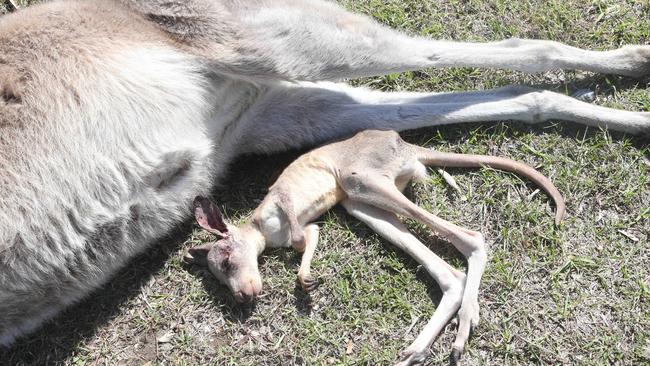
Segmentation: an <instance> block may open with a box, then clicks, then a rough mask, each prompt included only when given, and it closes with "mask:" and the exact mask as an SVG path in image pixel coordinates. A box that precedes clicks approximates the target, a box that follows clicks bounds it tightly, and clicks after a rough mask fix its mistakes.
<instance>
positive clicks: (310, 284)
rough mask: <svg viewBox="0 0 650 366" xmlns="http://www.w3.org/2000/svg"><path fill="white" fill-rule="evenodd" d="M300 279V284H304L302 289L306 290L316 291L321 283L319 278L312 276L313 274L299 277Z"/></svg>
mask: <svg viewBox="0 0 650 366" xmlns="http://www.w3.org/2000/svg"><path fill="white" fill-rule="evenodd" d="M298 281H299V282H300V286H302V289H303V290H304V291H305V292H312V291H314V290H315V289H316V288H317V287H318V285H319V284H320V283H319V282H318V279H316V278H314V277H312V276H304V277H298Z"/></svg>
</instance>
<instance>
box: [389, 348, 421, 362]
mask: <svg viewBox="0 0 650 366" xmlns="http://www.w3.org/2000/svg"><path fill="white" fill-rule="evenodd" d="M399 357H400V361H399V362H398V363H396V364H395V366H411V365H421V364H423V363H424V360H425V359H426V358H427V351H426V350H416V349H412V348H411V347H409V348H407V349H405V350H404V351H402V352H400V354H399Z"/></svg>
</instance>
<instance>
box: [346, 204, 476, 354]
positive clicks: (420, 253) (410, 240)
mask: <svg viewBox="0 0 650 366" xmlns="http://www.w3.org/2000/svg"><path fill="white" fill-rule="evenodd" d="M342 204H343V206H344V207H345V209H346V210H347V211H348V212H349V213H350V214H351V215H353V216H354V217H356V218H358V219H359V220H361V221H363V222H364V223H366V224H367V225H368V226H369V227H370V228H372V229H373V230H374V231H375V232H376V233H378V234H379V235H381V236H382V237H383V238H384V239H386V240H388V241H389V242H391V243H392V244H393V245H395V246H396V247H398V248H399V249H401V250H403V251H404V252H405V253H406V254H408V255H410V256H411V257H412V258H413V259H415V260H416V261H417V262H418V263H420V264H422V266H423V267H424V269H425V270H426V271H427V272H428V273H429V274H430V275H431V277H432V278H433V279H434V280H435V281H436V282H438V285H440V289H441V290H442V299H441V300H440V304H438V306H437V307H436V310H435V312H434V313H433V315H432V316H431V319H429V321H428V322H427V324H426V325H425V326H424V329H422V331H421V332H420V334H418V336H417V338H416V339H415V340H414V341H413V343H411V345H410V346H409V347H408V348H406V349H405V350H404V351H403V352H402V353H401V354H400V359H401V360H400V362H399V363H398V365H399V366H406V365H414V364H419V363H421V362H422V361H423V360H424V359H425V357H426V356H427V353H428V351H427V349H428V348H429V346H430V345H431V343H433V341H434V339H435V338H436V337H437V336H438V335H439V334H440V332H441V331H442V330H443V328H444V327H445V325H446V324H447V323H448V322H449V320H450V319H451V317H452V316H453V315H454V314H455V313H456V311H457V310H458V308H459V307H460V306H461V303H462V297H463V287H464V284H465V279H466V278H465V275H464V274H463V273H461V272H460V271H458V270H456V269H455V268H453V267H452V266H450V265H449V264H448V263H447V262H445V261H444V260H443V259H442V258H440V257H438V256H437V255H436V254H435V253H433V252H432V251H431V250H430V249H429V248H427V247H426V246H425V245H424V244H422V243H421V242H420V241H419V240H418V239H417V238H416V237H415V236H413V235H412V234H411V233H410V232H409V231H408V229H407V228H406V227H405V226H404V224H402V222H400V220H399V219H398V218H397V216H396V215H395V214H394V213H392V212H388V211H385V210H382V209H380V208H377V207H374V206H371V205H368V204H366V203H362V202H356V201H351V200H349V199H348V200H345V201H343V203H342Z"/></svg>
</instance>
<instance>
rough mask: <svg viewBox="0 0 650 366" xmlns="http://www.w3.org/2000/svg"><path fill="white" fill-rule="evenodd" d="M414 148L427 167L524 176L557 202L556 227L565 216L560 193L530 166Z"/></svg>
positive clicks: (499, 159)
mask: <svg viewBox="0 0 650 366" xmlns="http://www.w3.org/2000/svg"><path fill="white" fill-rule="evenodd" d="M414 147H415V149H416V154H417V157H418V160H419V161H420V162H421V163H422V164H425V165H434V166H440V167H452V168H480V167H482V166H487V167H490V168H495V169H499V170H504V171H508V172H513V173H516V174H518V175H521V176H524V177H526V178H528V179H530V180H531V181H533V182H534V183H535V184H537V185H538V186H540V187H541V188H542V189H543V190H544V191H546V193H547V194H548V195H549V196H551V198H553V201H554V202H555V225H559V224H560V221H562V219H563V218H564V216H565V213H566V205H565V203H564V198H563V197H562V194H561V193H560V191H558V189H557V188H556V187H555V186H554V185H553V183H552V182H551V180H550V179H548V178H547V177H546V176H544V175H543V174H542V173H540V172H538V171H537V170H535V169H534V168H533V167H531V166H529V165H526V164H524V163H521V162H518V161H514V160H511V159H507V158H502V157H498V156H489V155H471V154H455V153H445V152H439V151H434V150H430V149H427V148H423V147H420V146H414Z"/></svg>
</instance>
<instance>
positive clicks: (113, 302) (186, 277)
mask: <svg viewBox="0 0 650 366" xmlns="http://www.w3.org/2000/svg"><path fill="white" fill-rule="evenodd" d="M345 5H346V6H347V7H348V8H350V9H351V10H354V11H357V12H361V13H365V14H368V15H370V16H372V17H374V18H375V19H377V20H378V21H380V22H382V23H385V24H388V25H390V26H392V27H395V28H398V29H401V30H403V31H406V32H409V33H412V34H419V35H428V36H431V37H436V38H447V39H456V40H471V41H484V40H498V39H502V38H506V37H529V38H547V39H554V40H558V41H562V42H565V43H568V44H570V45H574V46H580V47H585V48H591V49H605V48H612V47H618V46H620V45H622V44H630V43H637V44H648V42H649V41H648V39H649V32H650V2H648V1H645V0H643V1H604V0H596V1H579V0H564V1H533V0H525V1H514V0H489V1H488V0H481V1H478V0H467V1H457V0H440V1H433V0H426V1H422V0H399V1H398V0H359V1H347V2H345ZM353 82H354V83H355V84H357V85H367V86H369V87H372V88H376V89H381V90H387V91H396V90H416V91H445V90H465V89H485V88H492V87H498V86H502V85H507V84H511V83H526V84H531V85H541V86H543V87H545V88H547V89H551V90H555V91H559V92H563V93H571V92H573V91H575V90H577V89H581V88H589V89H592V90H595V91H596V92H597V95H598V98H597V100H596V103H597V104H602V105H607V106H611V107H615V108H625V109H629V110H645V111H648V110H650V96H649V94H648V90H649V88H650V84H649V80H648V78H646V79H643V80H631V79H627V78H622V77H618V76H610V75H594V74H591V73H585V72H574V71H555V72H549V73H545V74H539V75H524V74H521V73H516V72H509V71H499V70H478V69H473V68H452V69H444V70H424V71H418V72H409V73H403V74H393V75H387V76H383V77H378V78H369V79H363V80H355V81H353ZM404 137H405V138H406V139H407V140H409V141H411V142H414V143H418V144H421V145H424V146H430V147H435V148H437V149H440V150H446V151H456V152H472V153H488V154H495V155H501V156H507V157H511V158H513V159H517V160H521V161H525V162H527V163H529V164H531V165H533V166H535V167H537V168H538V169H540V170H541V171H543V172H544V173H545V174H546V175H548V176H550V177H551V179H552V180H553V181H554V183H555V184H556V185H557V186H558V188H559V189H560V191H561V192H562V193H563V194H564V195H565V197H566V200H567V204H568V217H567V220H566V222H565V223H564V224H563V225H562V226H561V227H559V228H555V227H554V226H553V219H552V207H551V206H550V205H549V199H548V197H547V196H545V195H544V194H537V195H534V196H533V197H530V195H531V193H532V192H533V190H534V189H535V187H533V186H532V185H531V184H529V183H527V182H525V181H522V180H521V179H519V178H518V177H516V176H514V175H512V174H506V173H502V172H498V171H494V170H489V169H483V170H472V171H468V170H453V171H451V173H452V174H453V175H454V176H455V177H456V179H457V181H458V183H459V185H460V186H461V187H462V189H463V191H464V194H465V196H466V200H463V199H461V197H459V196H458V195H457V194H455V193H454V192H453V190H451V189H450V188H449V187H447V186H446V185H445V184H444V183H443V180H442V179H441V178H440V177H439V176H438V175H437V174H436V173H435V172H432V174H431V178H430V180H429V182H427V183H426V184H417V185H413V186H412V187H411V188H410V189H409V191H410V192H409V195H410V197H411V198H412V199H413V200H414V201H415V202H417V203H418V204H419V205H421V206H423V207H425V208H426V209H428V210H430V211H432V212H434V213H436V214H437V215H440V216H442V217H444V218H446V219H448V220H451V221H453V222H456V223H459V224H462V225H464V226H466V227H469V228H472V229H475V230H480V231H482V232H483V233H484V234H485V235H486V237H487V240H488V243H489V245H490V252H489V264H488V267H487V270H486V272H485V275H484V279H483V282H482V286H481V292H480V298H479V301H480V304H481V316H482V321H481V324H480V325H479V327H478V328H477V329H476V331H475V333H474V336H473V338H472V339H471V340H470V343H469V346H468V350H467V354H466V355H465V356H464V359H463V360H464V361H463V362H464V364H467V365H531V364H571V365H573V364H580V365H603V364H614V365H641V364H650V266H648V263H650V247H649V244H648V242H649V239H650V162H649V160H648V155H649V153H650V143H649V141H648V140H647V139H645V140H644V139H639V138H632V137H630V136H625V135H621V134H616V133H609V132H607V131H601V130H596V129H589V128H584V127H581V126H577V125H573V124H568V123H562V122H557V121H552V122H549V123H545V124H541V125H538V126H524V125H522V124H519V123H507V122H506V123H498V124H473V125H462V126H449V127H444V128H440V129H428V130H418V131H411V132H407V133H405V134H404ZM295 156H296V154H295V153H293V154H292V153H288V154H284V155H279V156H273V157H248V158H245V159H242V160H241V161H240V162H239V163H240V164H239V165H240V166H241V168H238V169H236V170H234V171H233V173H232V175H231V177H230V178H229V182H227V185H226V186H228V187H234V188H231V189H228V190H225V189H224V190H220V191H217V192H215V197H216V198H217V199H218V200H219V201H220V203H221V204H222V205H223V208H224V210H225V212H226V214H227V216H229V217H230V218H231V219H233V220H240V219H242V218H245V217H246V216H247V215H249V214H250V212H251V210H252V209H253V208H254V207H255V205H256V204H257V203H259V201H260V199H261V198H262V197H263V195H264V193H265V187H267V186H268V185H269V184H270V182H271V181H272V179H273V177H274V176H275V175H276V174H277V172H279V171H280V170H281V169H282V167H283V166H285V165H286V164H287V163H288V162H290V161H291V159H293V158H294V157H295ZM319 223H320V224H321V235H322V238H321V242H320V244H319V248H320V249H319V250H318V252H317V254H316V258H315V260H314V264H313V273H314V274H315V275H317V276H318V277H320V279H321V280H322V284H321V286H320V287H319V288H318V290H317V291H316V292H315V293H313V294H312V295H311V296H307V295H305V294H303V293H302V291H301V290H300V289H299V288H298V287H297V286H296V282H295V277H296V271H297V267H298V263H299V260H300V258H299V256H298V255H297V254H295V253H293V252H291V251H287V250H274V251H268V252H266V253H265V254H264V256H263V257H262V258H261V264H260V268H261V271H262V275H263V277H264V287H265V290H264V293H263V296H262V298H261V299H260V300H259V301H258V302H257V303H256V304H255V305H254V306H253V307H242V306H239V305H237V304H235V303H234V300H233V299H232V297H231V296H230V295H229V294H228V292H227V290H226V289H225V288H224V287H222V286H220V285H218V284H216V283H215V281H214V280H213V278H212V277H211V276H210V275H209V274H207V273H206V272H205V271H204V270H201V269H198V268H194V267H188V266H185V265H184V264H183V263H182V255H183V253H184V251H185V250H186V248H188V247H190V246H192V245H195V244H197V243H199V242H201V241H205V240H207V239H208V237H207V236H206V235H205V234H204V233H201V232H199V231H198V230H197V229H196V228H195V227H190V226H187V227H185V228H181V229H179V232H178V233H176V234H174V235H170V237H169V240H166V242H165V243H162V244H161V245H160V246H158V247H156V248H153V249H152V250H151V251H150V252H149V253H147V254H146V255H144V256H142V257H139V258H138V259H136V260H135V261H134V262H132V263H131V264H130V265H129V266H128V267H127V268H125V269H124V270H123V271H122V272H120V274H119V275H118V276H117V277H116V278H115V279H114V280H113V281H111V282H110V283H108V284H107V285H106V286H104V287H103V288H102V289H100V290H99V291H97V292H95V293H94V294H93V295H92V296H91V297H90V298H89V299H88V300H86V301H84V302H83V303H82V304H80V305H77V306H75V307H73V308H71V309H70V310H69V311H67V312H66V313H65V314H64V315H63V316H60V317H58V318H56V319H55V320H54V321H53V322H51V323H49V324H48V325H47V326H46V327H45V328H44V329H42V330H41V331H40V332H38V333H36V334H35V335H33V336H31V337H28V338H26V339H24V340H22V341H21V342H19V343H18V344H17V346H16V347H14V348H13V349H11V350H8V351H7V350H5V351H0V363H1V362H5V363H7V364H22V365H27V364H35V365H36V364H39V365H40V364H47V363H51V364H65V365H96V364H99V365H112V364H129V365H131V364H144V365H159V364H160V365H164V364H171V365H196V364H214V365H288V364H305V365H366V364H372V365H375V364H389V363H392V362H394V361H395V359H396V354H397V353H398V352H399V351H400V350H401V349H403V348H404V347H406V346H407V345H408V344H409V342H410V341H411V340H412V339H413V338H414V337H415V336H416V335H417V333H418V331H419V330H420V329H421V328H422V326H423V324H424V322H425V321H426V320H427V319H428V318H429V317H430V315H431V314H432V312H433V310H434V309H435V304H436V303H437V301H439V299H440V292H439V289H438V288H437V286H436V285H435V283H432V281H431V280H430V278H428V276H427V275H426V274H425V273H424V271H423V270H422V269H421V268H420V267H419V266H418V265H417V264H416V263H415V262H414V261H412V260H411V259H410V258H408V257H406V256H405V255H403V254H402V253H400V252H398V251H396V250H395V249H393V248H392V247H391V246H390V245H389V244H387V243H386V242H384V241H383V240H381V239H380V238H379V237H378V236H377V235H375V234H374V233H373V232H371V231H370V230H369V229H368V228H366V227H365V226H364V225H362V224H360V223H359V222H357V221H356V220H354V219H352V218H350V217H349V216H347V215H346V214H345V213H344V212H343V210H341V209H334V210H332V211H331V212H328V213H327V214H325V215H324V216H323V217H322V218H321V219H320V220H319ZM409 227H410V228H411V229H412V230H413V232H414V233H416V234H417V235H418V236H419V237H420V238H421V239H422V240H423V241H424V242H425V243H426V244H427V245H429V246H430V247H431V248H432V250H434V251H435V252H436V253H438V254H439V255H441V256H442V257H443V258H445V259H446V260H448V261H450V262H451V263H452V264H454V265H456V266H458V267H463V266H464V262H463V260H462V258H461V257H460V256H459V254H458V253H457V252H455V251H454V250H453V248H451V247H450V246H449V245H448V244H446V243H445V242H442V241H440V240H438V239H437V238H436V237H434V236H432V235H431V233H430V232H429V231H428V230H427V229H426V228H424V227H422V226H421V225H419V224H417V223H413V222H409ZM453 333H454V332H453V329H452V327H451V326H450V327H448V328H447V329H446V331H445V332H444V333H443V334H442V335H441V336H440V337H439V339H438V340H437V341H436V342H435V343H434V345H433V346H432V347H431V357H429V358H428V359H427V361H426V362H427V364H440V363H444V362H446V358H447V356H448V354H449V351H450V347H451V342H452V340H453ZM161 340H162V341H164V342H161Z"/></svg>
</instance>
